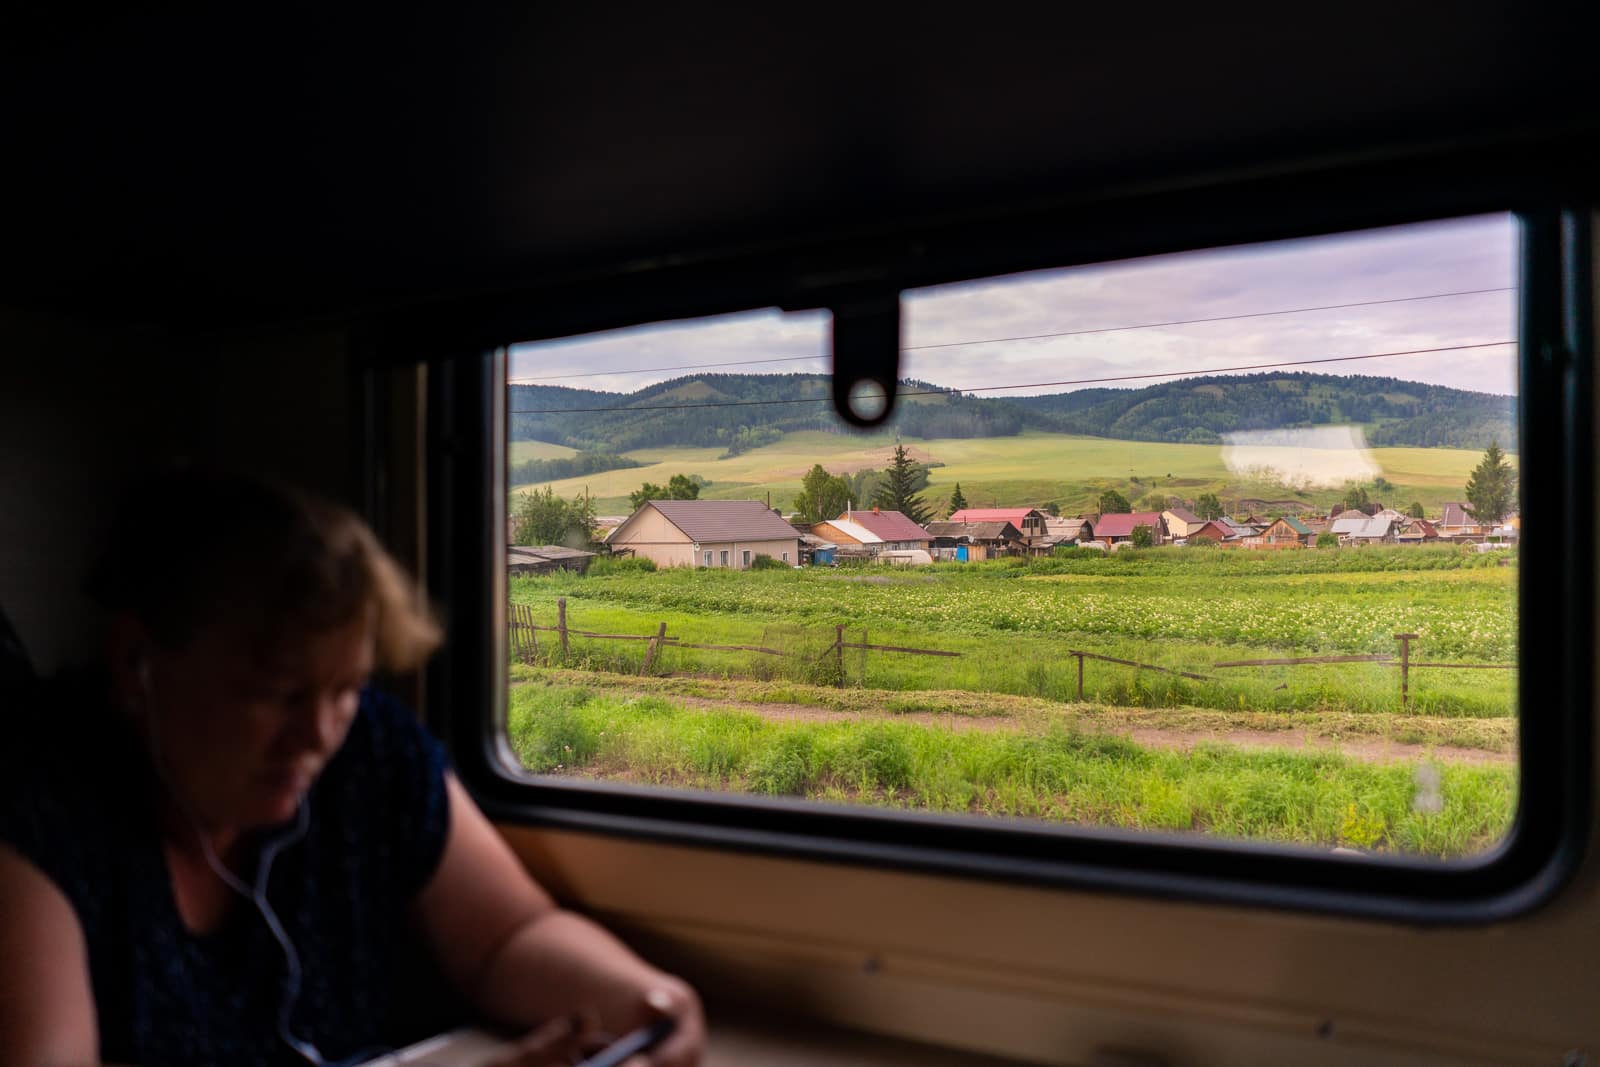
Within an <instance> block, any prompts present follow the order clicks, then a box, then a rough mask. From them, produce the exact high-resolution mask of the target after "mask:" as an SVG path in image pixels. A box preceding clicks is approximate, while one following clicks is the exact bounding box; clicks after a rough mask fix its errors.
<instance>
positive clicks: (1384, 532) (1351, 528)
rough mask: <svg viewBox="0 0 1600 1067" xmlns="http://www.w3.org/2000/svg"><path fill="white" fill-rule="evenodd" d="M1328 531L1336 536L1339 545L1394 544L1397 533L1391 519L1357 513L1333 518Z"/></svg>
mask: <svg viewBox="0 0 1600 1067" xmlns="http://www.w3.org/2000/svg"><path fill="white" fill-rule="evenodd" d="M1328 529H1329V531H1330V532H1332V533H1335V534H1337V535H1338V537H1339V543H1340V544H1341V545H1374V544H1394V543H1395V536H1396V533H1397V532H1398V531H1397V530H1396V528H1395V522H1394V520H1393V519H1388V518H1378V517H1376V516H1373V517H1368V516H1366V515H1361V514H1359V513H1357V514H1354V515H1349V516H1348V517H1346V516H1345V515H1341V516H1339V517H1337V518H1335V519H1334V520H1333V522H1331V523H1329V524H1328Z"/></svg>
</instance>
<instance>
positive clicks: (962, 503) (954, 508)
mask: <svg viewBox="0 0 1600 1067" xmlns="http://www.w3.org/2000/svg"><path fill="white" fill-rule="evenodd" d="M966 506H967V498H966V497H964V496H962V495H961V483H960V482H957V483H956V491H955V492H953V493H951V494H950V514H952V515H954V514H955V513H956V512H958V511H960V510H961V509H962V508H964V507H966Z"/></svg>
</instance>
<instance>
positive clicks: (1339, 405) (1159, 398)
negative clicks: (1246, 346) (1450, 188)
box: [509, 374, 1516, 456]
mask: <svg viewBox="0 0 1600 1067" xmlns="http://www.w3.org/2000/svg"><path fill="white" fill-rule="evenodd" d="M901 389H902V391H904V392H913V393H916V392H929V391H931V392H933V393H934V394H935V395H922V396H905V397H903V398H902V400H901V402H900V405H899V407H898V410H897V413H896V415H895V417H894V419H893V421H892V422H891V424H890V426H889V427H888V429H890V430H891V431H895V432H898V433H900V434H902V435H903V436H906V437H915V438H923V439H934V438H943V439H964V438H975V437H1012V436H1015V435H1017V434H1019V433H1022V432H1024V431H1027V430H1037V431H1041V432H1047V433H1066V434H1078V435H1087V436H1093V437H1107V438H1113V439H1117V440H1125V441H1155V442H1164V443H1169V444H1216V443H1218V442H1220V441H1221V440H1222V437H1221V435H1222V434H1225V433H1230V432H1234V431H1245V430H1280V429H1294V428H1300V427H1310V426H1321V425H1342V424H1350V423H1354V424H1358V425H1361V426H1363V427H1365V429H1366V437H1367V443H1368V444H1369V445H1372V446H1374V447H1380V446H1387V447H1407V446H1409V447H1425V448H1466V449H1481V448H1483V447H1485V446H1486V445H1487V444H1488V443H1489V441H1490V439H1497V440H1499V442H1500V444H1501V445H1502V447H1505V448H1506V449H1508V450H1511V451H1515V449H1516V429H1515V405H1516V401H1515V398H1513V397H1506V396H1496V395H1494V394H1490V393H1473V392H1467V391H1464V390H1460V389H1449V388H1445V387H1443V386H1437V385H1426V384H1423V383H1421V382H1411V381H1405V380H1403V379H1399V378H1382V377H1371V376H1365V375H1362V376H1352V377H1340V376H1335V375H1328V374H1252V375H1233V376H1214V377H1208V378H1188V379H1185V380H1183V381H1180V382H1166V383H1163V384H1160V385H1151V386H1145V387H1142V388H1138V389H1085V390H1081V391H1079V392H1073V393H1057V394H1053V395H1048V396H1029V397H1009V398H1000V397H985V396H974V395H972V394H967V393H961V392H957V391H953V390H944V389H942V388H941V387H939V386H937V385H933V384H931V383H927V382H919V381H913V380H906V381H903V382H902V383H901ZM830 395H831V392H830V386H829V382H828V379H827V377H825V376H823V375H817V374H703V375H695V376H693V377H687V378H676V379H673V380H671V381H666V382H660V383H658V384H656V385H652V386H649V387H647V388H644V389H641V390H639V391H638V392H635V393H609V392H602V391H598V390H591V389H571V388H566V387H561V386H543V385H513V386H511V395H510V398H509V399H510V411H511V438H512V440H514V441H547V442H552V443H555V444H560V445H566V446H568V447H571V448H575V449H580V450H583V451H589V452H604V453H621V452H630V451H635V450H637V449H642V448H719V449H721V450H722V454H723V455H728V456H734V455H739V454H742V453H744V452H747V451H749V450H750V449H752V448H760V447H763V446H765V445H769V444H772V443H773V442H775V441H777V440H779V439H781V438H782V437H783V436H784V435H785V434H790V433H796V432H800V431H805V430H822V431H835V432H842V427H841V424H840V423H839V420H838V419H837V418H836V417H835V416H834V414H833V409H832V405H831V403H830V399H829V398H830Z"/></svg>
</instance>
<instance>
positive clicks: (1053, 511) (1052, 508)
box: [1044, 500, 1061, 519]
mask: <svg viewBox="0 0 1600 1067" xmlns="http://www.w3.org/2000/svg"><path fill="white" fill-rule="evenodd" d="M1044 510H1045V514H1047V515H1049V516H1051V517H1052V518H1056V519H1059V518H1060V517H1061V503H1060V501H1056V500H1052V501H1050V503H1048V504H1046V505H1045V506H1044Z"/></svg>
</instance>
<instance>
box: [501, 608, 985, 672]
mask: <svg viewBox="0 0 1600 1067" xmlns="http://www.w3.org/2000/svg"><path fill="white" fill-rule="evenodd" d="M506 618H507V623H508V627H507V628H508V630H509V631H510V639H511V658H512V659H514V660H516V661H517V662H518V663H533V662H535V660H536V658H537V657H538V654H539V633H540V632H541V631H543V632H547V633H555V634H557V635H559V637H560V640H561V655H562V658H563V659H565V658H566V657H567V656H568V655H570V654H571V651H572V648H571V642H570V640H569V638H570V637H586V638H589V639H591V640H595V641H648V642H650V647H649V648H648V649H647V650H646V651H645V656H644V663H643V664H642V665H641V666H640V668H639V673H640V674H646V673H648V672H649V670H650V667H651V665H652V664H654V663H655V659H656V653H657V652H658V651H659V650H660V649H661V648H662V646H664V645H671V646H672V647H673V648H698V649H706V650H708V651H712V652H755V653H758V654H759V655H763V656H787V655H790V653H788V652H785V651H784V650H783V649H781V648H765V647H763V646H761V645H708V644H700V643H697V642H691V641H683V640H680V639H678V638H677V637H672V636H669V635H668V634H667V624H666V623H664V622H663V623H661V624H660V625H659V626H657V627H656V632H655V633H653V634H642V635H641V634H602V633H596V632H594V631H593V630H574V629H572V628H571V627H569V626H568V625H567V598H566V597H561V598H559V599H557V601H556V624H555V625H554V626H541V625H540V624H539V623H537V622H535V621H534V614H533V609H532V608H531V607H528V606H527V605H526V604H511V605H509V607H508V610H507V613H506ZM866 640H867V635H866V631H865V630H863V631H862V632H861V640H860V641H857V642H852V641H846V640H845V639H844V626H843V625H842V624H841V625H838V626H836V627H834V642H833V644H832V645H830V646H829V647H828V648H827V649H826V650H825V651H824V652H823V653H822V655H821V656H818V657H816V658H817V659H822V658H824V657H827V656H834V657H836V658H837V661H838V663H839V674H840V677H841V678H842V677H843V676H844V650H845V649H847V648H857V649H861V650H862V654H863V656H865V654H866V652H867V651H868V650H869V649H870V650H872V651H876V652H900V653H906V654H908V655H913V656H959V655H961V653H959V652H946V651H944V650H942V649H933V648H904V647H902V646H899V645H871V644H867V643H866Z"/></svg>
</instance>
